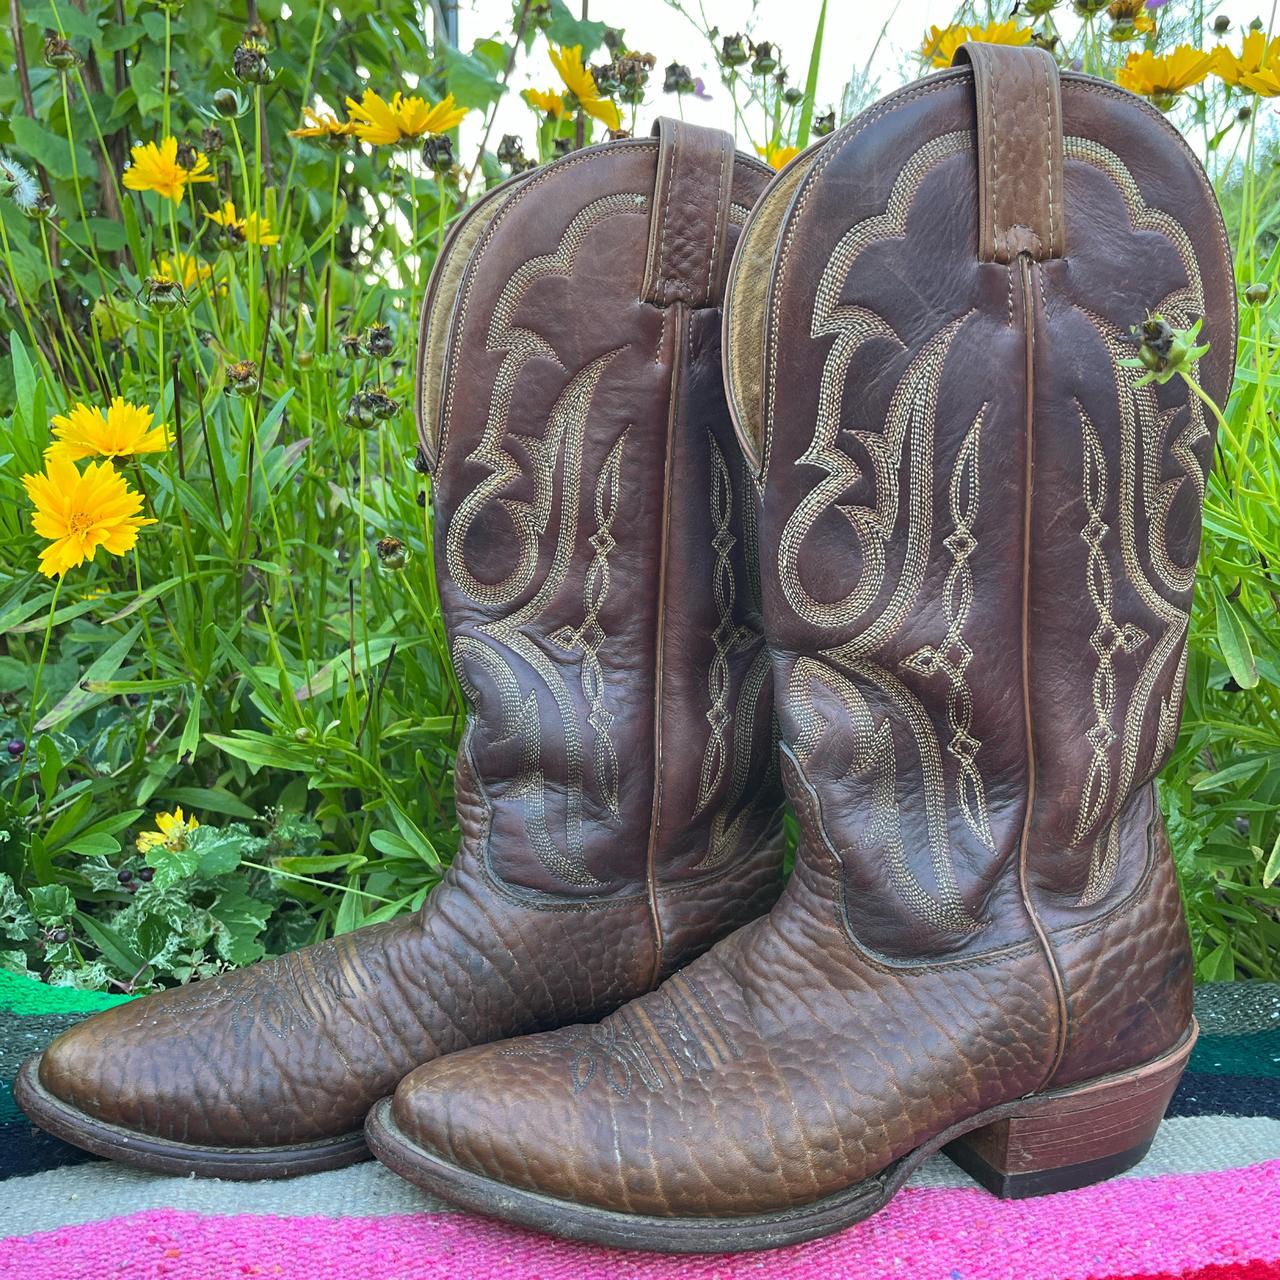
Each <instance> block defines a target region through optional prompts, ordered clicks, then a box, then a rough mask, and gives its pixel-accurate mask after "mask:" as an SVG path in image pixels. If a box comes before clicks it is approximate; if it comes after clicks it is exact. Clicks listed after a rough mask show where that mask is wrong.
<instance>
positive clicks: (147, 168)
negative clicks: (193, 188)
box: [124, 137, 213, 204]
mask: <svg viewBox="0 0 1280 1280" xmlns="http://www.w3.org/2000/svg"><path fill="white" fill-rule="evenodd" d="M208 168H209V157H208V156H206V155H205V153H204V152H203V151H197V152H196V160H195V164H193V165H192V166H191V168H190V169H184V168H183V167H182V165H180V164H179V163H178V140H177V138H172V137H170V138H165V139H164V140H163V141H162V142H161V143H160V145H159V146H156V144H155V143H154V142H148V143H147V144H146V145H145V146H139V147H134V148H133V163H132V164H131V165H130V166H129V167H128V168H127V169H126V170H125V171H124V185H125V186H126V187H128V188H129V190H130V191H154V192H156V193H157V194H158V195H162V196H166V197H167V198H168V199H170V200H172V201H173V202H174V204H180V203H181V201H182V195H183V192H184V191H186V188H187V183H188V182H212V181H213V174H211V173H208V172H206V170H207V169H208Z"/></svg>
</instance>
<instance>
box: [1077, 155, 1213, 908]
mask: <svg viewBox="0 0 1280 1280" xmlns="http://www.w3.org/2000/svg"><path fill="white" fill-rule="evenodd" d="M1063 149H1064V154H1066V155H1067V156H1069V157H1071V158H1073V159H1077V160H1081V161H1083V162H1085V163H1087V164H1091V165H1093V166H1094V167H1095V168H1097V169H1099V170H1101V171H1102V172H1103V173H1104V174H1105V175H1106V176H1107V177H1108V178H1109V179H1110V180H1111V181H1112V183H1113V184H1114V185H1115V186H1116V187H1117V189H1118V190H1119V191H1120V193H1121V195H1122V196H1123V198H1124V201H1125V204H1126V206H1127V207H1128V211H1129V217H1130V220H1131V221H1132V223H1133V225H1134V227H1135V228H1137V229H1139V230H1152V231H1158V232H1160V233H1161V234H1163V235H1164V236H1165V237H1166V238H1167V239H1168V240H1169V241H1170V242H1171V243H1172V244H1173V246H1174V248H1175V250H1176V251H1177V253H1178V256H1179V258H1180V260H1181V262H1182V266H1183V269H1184V271H1185V273H1186V278H1187V283H1186V284H1185V285H1184V286H1182V287H1180V288H1178V289H1175V290H1174V291H1173V292H1172V293H1170V294H1168V295H1167V296H1166V297H1164V298H1162V299H1159V300H1158V301H1157V302H1156V303H1155V305H1154V306H1153V307H1152V310H1153V311H1157V312H1159V313H1160V314H1162V315H1164V316H1166V317H1167V318H1168V319H1169V321H1170V323H1172V324H1174V325H1175V326H1177V327H1179V328H1185V327H1188V326H1189V325H1190V324H1191V323H1192V321H1193V319H1194V318H1195V317H1197V316H1200V315H1203V314H1204V289H1203V284H1202V281H1201V276H1200V269H1199V264H1198V262H1197V260H1196V256H1195V250H1194V248H1193V246H1192V244H1191V241H1190V237H1189V236H1188V235H1187V232H1186V229H1185V228H1184V227H1183V226H1182V224H1181V223H1180V222H1178V221H1177V220H1176V219H1175V218H1173V217H1172V216H1171V215H1169V214H1167V213H1165V212H1163V211H1162V210H1160V209H1154V208H1151V207H1150V206H1148V205H1147V203H1146V201H1145V200H1144V198H1143V196H1142V192H1141V189H1140V188H1139V187H1138V184H1137V182H1136V181H1135V180H1134V178H1133V175H1132V174H1131V173H1130V171H1129V169H1128V167H1127V166H1126V165H1125V164H1124V162H1123V161H1122V160H1121V159H1120V158H1119V157H1118V156H1117V155H1115V153H1114V152H1111V151H1109V150H1107V148H1105V147H1103V146H1101V145H1100V144H1098V143H1096V142H1094V141H1092V140H1091V139H1087V138H1066V139H1064V142H1063ZM1082 310H1084V309H1082ZM1085 314H1087V315H1088V316H1089V318H1090V319H1091V320H1092V321H1093V323H1094V326H1095V327H1096V329H1097V330H1098V334H1099V336H1100V337H1101V339H1102V341H1103V343H1104V344H1105V346H1106V348H1107V351H1108V353H1109V355H1110V356H1111V359H1112V362H1113V364H1114V365H1115V367H1116V370H1117V374H1116V377H1117V385H1116V392H1117V402H1118V410H1119V416H1120V437H1121V438H1120V472H1121V475H1120V503H1119V511H1120V544H1121V557H1122V560H1123V563H1124V568H1125V576H1126V579H1127V580H1128V582H1129V583H1130V585H1131V586H1132V587H1133V588H1134V590H1135V591H1136V592H1137V594H1138V596H1139V598H1140V599H1141V601H1142V603H1143V604H1144V605H1145V606H1146V607H1147V608H1148V609H1150V610H1151V612H1152V613H1153V614H1155V616H1156V617H1157V618H1159V619H1160V621H1161V622H1162V623H1163V624H1164V630H1163V631H1162V632H1161V634H1160V635H1159V637H1158V638H1157V639H1156V641H1155V643H1154V644H1153V645H1152V646H1151V649H1150V651H1149V653H1148V657H1147V660H1146V662H1145V663H1144V664H1143V667H1142V670H1141V672H1140V673H1139V676H1138V679H1137V682H1136V683H1135V686H1134V689H1133V693H1132V695H1131V696H1130V699H1129V704H1128V707H1127V708H1126V711H1125V716H1124V729H1123V734H1122V736H1121V752H1120V771H1119V776H1118V778H1117V779H1116V783H1115V787H1114V791H1113V794H1114V795H1116V796H1121V797H1123V796H1127V795H1128V794H1129V793H1130V791H1131V790H1132V789H1133V787H1134V786H1135V785H1136V784H1138V783H1139V782H1141V781H1143V780H1145V778H1147V777H1150V776H1151V775H1152V774H1153V773H1154V772H1155V771H1156V770H1157V769H1158V768H1159V767H1160V766H1161V764H1163V762H1164V759H1165V758H1166V757H1167V753H1168V752H1169V751H1170V750H1171V749H1172V744H1173V739H1174V736H1175V733H1176V726H1177V720H1178V708H1179V707H1180V705H1181V701H1182V690H1183V685H1184V683H1185V681H1186V667H1187V662H1186V651H1185V648H1184V642H1185V639H1186V631H1187V611H1186V609H1185V608H1183V607H1182V606H1181V605H1179V604H1178V603H1176V602H1173V601H1170V600H1168V599H1166V598H1165V595H1164V593H1163V592H1162V591H1161V589H1160V587H1158V586H1157V585H1156V583H1154V582H1152V581H1151V579H1150V578H1149V577H1148V575H1147V573H1146V571H1145V570H1144V568H1143V555H1142V552H1143V550H1145V551H1146V558H1147V559H1148V561H1149V562H1150V564H1151V567H1152V569H1153V570H1154V571H1155V574H1156V577H1157V578H1158V579H1159V582H1160V584H1162V586H1163V588H1164V589H1165V590H1166V591H1168V592H1169V593H1170V594H1174V595H1184V596H1185V595H1186V594H1187V593H1189V592H1190V590H1191V588H1192V585H1193V583H1194V580H1195V562H1194V560H1193V561H1192V563H1191V564H1189V565H1180V564H1177V563H1176V562H1175V561H1174V560H1173V558H1172V556H1171V554H1170V552H1169V549H1168V540H1167V536H1166V521H1167V518H1168V514H1169V511H1170V509H1171V507H1172V505H1173V503H1174V500H1175V499H1176V497H1177V494H1178V492H1179V490H1180V489H1181V487H1182V485H1183V484H1184V483H1185V482H1187V481H1190V483H1191V485H1192V487H1193V488H1194V489H1195V491H1196V500H1197V502H1200V501H1202V500H1203V497H1204V485H1205V476H1204V471H1203V469H1202V467H1201V465H1200V462H1199V460H1198V459H1197V457H1196V455H1195V453H1194V451H1193V446H1194V445H1195V444H1196V443H1197V442H1198V441H1200V440H1202V439H1204V438H1205V437H1206V436H1207V435H1208V434H1209V431H1208V426H1207V423H1206V421H1205V418H1204V411H1203V407H1202V406H1201V405H1200V402H1199V401H1198V400H1196V399H1194V398H1192V397H1188V401H1189V420H1188V424H1187V427H1186V429H1185V430H1184V431H1183V432H1182V433H1181V434H1180V435H1179V436H1178V438H1177V439H1176V440H1175V441H1174V443H1173V445H1172V447H1171V448H1170V449H1169V454H1170V456H1172V457H1173V458H1175V459H1176V460H1177V461H1178V463H1179V464H1180V465H1181V467H1182V471H1183V474H1182V475H1181V476H1179V477H1177V478H1176V479H1174V480H1166V479H1165V477H1164V474H1163V459H1164V449H1163V440H1164V438H1165V435H1166V429H1167V426H1168V422H1169V413H1173V412H1177V410H1176V409H1175V410H1170V411H1168V413H1166V412H1163V411H1162V410H1161V409H1160V406H1159V403H1158V402H1157V400H1156V397H1155V394H1154V392H1153V391H1152V389H1151V387H1150V386H1146V387H1140V386H1138V382H1139V378H1138V374H1137V371H1135V370H1131V369H1128V368H1125V367H1124V366H1123V364H1122V363H1121V362H1122V361H1124V360H1126V359H1128V358H1130V357H1131V355H1132V351H1133V347H1132V343H1131V342H1130V340H1129V336H1128V334H1126V333H1125V332H1124V331H1123V330H1122V329H1120V327H1119V326H1117V325H1115V324H1113V323H1112V322H1111V321H1110V320H1108V319H1106V318H1105V317H1103V316H1101V315H1097V314H1095V313H1093V312H1089V311H1087V310H1085ZM1190 372H1191V374H1192V376H1193V377H1194V376H1196V374H1197V373H1198V364H1197V367H1195V368H1193V369H1192V370H1190ZM1139 512H1141V513H1142V514H1143V515H1144V516H1145V517H1146V522H1147V538H1146V546H1145V548H1143V547H1140V546H1139V543H1138V536H1137V516H1138V513H1139ZM1171 662H1176V665H1175V666H1174V670H1173V674H1172V678H1171V682H1170V685H1169V692H1168V694H1167V696H1165V697H1163V698H1157V699H1156V706H1155V707H1154V715H1155V718H1156V732H1155V742H1154V744H1153V748H1152V751H1151V753H1150V756H1149V758H1148V759H1147V760H1146V761H1145V762H1144V763H1141V764H1140V762H1139V753H1140V751H1141V746H1142V737H1143V730H1144V726H1145V724H1146V722H1147V720H1148V717H1149V716H1150V715H1151V714H1152V713H1153V707H1152V700H1153V697H1154V696H1155V688H1156V683H1157V681H1158V680H1159V678H1160V675H1161V673H1162V672H1164V671H1166V670H1167V669H1168V666H1169V664H1170V663H1171ZM1093 780H1094V779H1093V773H1092V771H1091V774H1090V780H1089V782H1088V783H1087V784H1086V785H1087V786H1092V785H1093ZM1086 794H1087V793H1086ZM1085 803H1086V802H1085V801H1083V800H1082V805H1084V804H1085ZM1090 808H1091V809H1092V810H1095V811H1096V812H1095V813H1094V821H1093V824H1092V825H1093V827H1094V829H1096V825H1097V822H1098V821H1099V820H1100V819H1101V818H1102V817H1103V814H1102V813H1101V811H1100V810H1098V806H1097V805H1096V804H1095V805H1093V806H1090ZM1077 826H1079V824H1077ZM1119 853H1120V850H1119V837H1118V833H1117V832H1116V830H1115V825H1114V823H1112V824H1111V826H1110V827H1108V829H1107V832H1106V835H1105V838H1104V839H1103V840H1101V841H1099V842H1098V843H1097V844H1095V846H1094V849H1093V853H1092V856H1091V858H1090V867H1089V873H1088V878H1087V881H1086V885H1085V889H1084V892H1083V894H1082V895H1081V899H1080V901H1081V904H1082V905H1091V904H1093V903H1095V902H1097V901H1098V900H1100V899H1101V898H1102V897H1103V896H1104V895H1105V893H1106V892H1107V890H1108V889H1109V888H1110V887H1111V884H1112V883H1113V881H1114V879H1115V873H1116V870H1117V868H1118V866H1119Z"/></svg>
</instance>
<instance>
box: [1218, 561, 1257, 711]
mask: <svg viewBox="0 0 1280 1280" xmlns="http://www.w3.org/2000/svg"><path fill="white" fill-rule="evenodd" d="M1211 582H1212V584H1213V605H1214V611H1215V613H1216V614H1217V619H1218V647H1219V648H1220V649H1221V650H1222V657H1223V661H1225V662H1226V664H1227V670H1228V671H1230V672H1231V676H1232V678H1233V679H1234V680H1235V682H1236V684H1238V685H1239V686H1240V687H1241V688H1242V689H1252V688H1254V687H1255V686H1256V685H1257V683H1258V668H1257V666H1256V665H1255V663H1254V660H1253V650H1252V648H1250V646H1249V637H1248V636H1247V635H1246V634H1245V630H1244V627H1243V626H1242V625H1241V623H1240V619H1239V618H1238V617H1237V616H1236V610H1235V606H1234V605H1233V604H1232V603H1231V602H1230V601H1229V600H1228V599H1227V597H1226V596H1225V595H1223V594H1222V588H1221V587H1220V586H1219V585H1218V580H1217V578H1213V579H1211Z"/></svg>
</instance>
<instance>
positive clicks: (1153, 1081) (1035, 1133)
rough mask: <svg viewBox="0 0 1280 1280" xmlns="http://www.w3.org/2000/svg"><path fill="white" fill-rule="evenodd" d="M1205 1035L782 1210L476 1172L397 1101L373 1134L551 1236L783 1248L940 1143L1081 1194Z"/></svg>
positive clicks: (390, 1151)
mask: <svg viewBox="0 0 1280 1280" xmlns="http://www.w3.org/2000/svg"><path fill="white" fill-rule="evenodd" d="M1197 1033H1198V1028H1197V1026H1196V1023H1195V1020H1194V1019H1192V1022H1191V1025H1190V1027H1189V1028H1188V1029H1187V1031H1186V1033H1185V1034H1184V1035H1183V1037H1182V1039H1181V1040H1180V1041H1179V1042H1178V1044H1177V1045H1176V1046H1175V1047H1174V1048H1173V1049H1171V1050H1170V1051H1169V1052H1168V1053H1167V1054H1164V1055H1162V1056H1161V1057H1160V1058H1158V1059H1155V1060H1154V1061H1152V1062H1149V1063H1147V1064H1145V1065H1144V1066H1141V1067H1136V1068H1131V1069H1129V1070H1127V1071H1121V1072H1117V1073H1116V1074H1114V1075H1110V1076H1103V1077H1100V1078H1099V1079H1097V1080H1093V1081H1090V1082H1088V1083H1087V1084H1083V1085H1076V1086H1073V1087H1071V1088H1067V1089H1061V1090H1055V1091H1053V1092H1049V1093H1042V1094H1035V1095H1032V1096H1031V1097H1028V1098H1020V1099H1018V1100H1017V1101H1014V1102H1008V1103H1004V1104H1002V1105H1001V1106H998V1107H993V1108H991V1109H990V1110H988V1111H984V1112H981V1113H979V1114H978V1115H974V1116H970V1117H969V1118H968V1119H966V1120H963V1121H961V1122H959V1123H958V1124H955V1125H953V1126H952V1127H951V1128H949V1129H946V1130H944V1131H943V1132H942V1133H939V1134H937V1135H936V1136H935V1137H933V1138H931V1139H930V1140H929V1141H928V1142H926V1143H924V1144H922V1145H921V1146H919V1147H917V1148H916V1149H915V1150H914V1151H911V1152H909V1153H908V1154H907V1155H905V1156H903V1157H901V1158H900V1159H899V1160H896V1161H894V1162H893V1163H892V1164H891V1165H889V1166H888V1167H887V1168H886V1169H884V1170H882V1171H881V1172H880V1173H879V1174H877V1175H876V1176H875V1177H873V1178H868V1179H866V1180H865V1181H863V1182H860V1183H858V1184H856V1185H855V1186H852V1187H848V1188H846V1189H845V1190H843V1191H838V1192H835V1193H834V1194H832V1195H829V1196H825V1197H824V1198H823V1199H821V1200H815V1201H813V1202H812V1203H810V1204H807V1205H799V1206H796V1207H795V1208H790V1209H783V1210H779V1211H778V1212H776V1213H761V1214H751V1215H748V1216H744V1217H735V1218H661V1217H650V1216H644V1215H639V1214H629V1213H618V1212H615V1211H614V1210H610V1209H598V1208H593V1207H592V1206H590V1205H579V1204H573V1203H571V1202H570V1201H567V1200H560V1199H556V1198H555V1197H552V1196H545V1195H540V1194H538V1193H537V1192H534V1191H525V1190H521V1189H520V1188H518V1187H512V1186H508V1185H506V1184H505V1183H502V1182H498V1181H496V1180H494V1179H491V1178H486V1177H484V1176H482V1175H480V1174H476V1173H471V1172H469V1171H468V1170H466V1169H462V1168H460V1167H459V1166H457V1165H454V1164H451V1163H450V1162H449V1161H447V1160H444V1159H442V1158H441V1157H439V1156H437V1155H434V1154H432V1153H431V1152H429V1151H427V1150H426V1149H425V1148H423V1147H420V1146H418V1145H417V1144H416V1143H415V1142H414V1141H413V1140H412V1139H411V1138H409V1137H408V1136H407V1135H405V1134H404V1132H403V1131H402V1130H400V1129H399V1128H398V1126H397V1125H396V1123H395V1118H394V1116H393V1114H392V1102H391V1099H390V1098H384V1099H383V1100H382V1101H381V1102H379V1103H377V1104H376V1105H375V1106H374V1108H373V1110H372V1111H370V1113H369V1117H368V1119H367V1120H366V1122H365V1137H366V1139H367V1140H368V1143H369V1148H370V1150H371V1151H372V1152H373V1154H374V1155H375V1156H376V1157H377V1158H378V1159H379V1160H380V1161H382V1163H383V1164H385V1165H386V1166H387V1167H388V1168H389V1169H391V1170H393V1171H394V1172H395V1173H398V1174H399V1175H400V1176H401V1177H402V1178H406V1179H408V1181H410V1182H412V1183H414V1184H415V1185H416V1186H419V1187H421V1188H422V1189H423V1190H425V1191H427V1192H430V1193H431V1194H432V1195H434V1196H437V1197H438V1198H440V1199H442V1200H447V1201H448V1202H449V1203H451V1204H454V1205H457V1206H458V1207H459V1208H462V1209H469V1210H471V1211H472V1212H474V1213H480V1214H484V1215H485V1216H486V1217H491V1218H498V1219H501V1220H502V1221H504V1222H511V1223H516V1224H518V1225H520V1226H524V1227H532V1228H533V1229H534V1230H537V1231H541V1232H544V1233H546V1234H548V1235H553V1236H559V1237H561V1238H563V1239H568V1240H581V1241H586V1242H588V1243H590V1244H598V1245H606V1246H608V1247H610V1248H614V1249H643V1250H648V1251H651V1252H655V1253H738V1252H748V1251H751V1250H758V1249H777V1248H781V1247H783V1246H786V1245H793V1244H801V1243H803V1242H804V1241H806V1240H816V1239H818V1238H819V1237H821V1236H826V1235H831V1234H832V1233H834V1232H836V1231H840V1230H842V1229H843V1228H845V1227H849V1226H852V1225H853V1224H854V1223H857V1222H861V1221H862V1220H863V1219H864V1218H867V1217H870V1216H871V1214H873V1213H875V1212H877V1211H878V1210H880V1209H882V1208H884V1206H885V1205H886V1204H887V1203H888V1202H889V1201H890V1200H891V1199H892V1198H893V1196H894V1195H895V1194H896V1193H897V1192H898V1191H899V1190H900V1189H901V1187H902V1185H903V1184H904V1183H905V1182H906V1181H907V1179H908V1178H909V1177H910V1176H911V1174H912V1173H913V1172H914V1171H915V1170H916V1169H917V1168H918V1167H919V1166H920V1165H921V1164H922V1163H923V1162H924V1161H925V1160H926V1159H927V1158H928V1157H929V1156H931V1155H933V1154H934V1153H935V1152H937V1151H943V1152H944V1153H945V1154H946V1155H947V1156H948V1157H949V1158H950V1159H952V1160H954V1161H955V1162H956V1163H957V1164H959V1165H960V1167H961V1168H963V1169H964V1170H965V1171H966V1172H967V1173H969V1174H970V1175H971V1176H972V1177H974V1178H975V1179H976V1180H977V1181H978V1182H979V1183H981V1184H982V1186H984V1187H986V1189H987V1190H988V1191H991V1192H992V1193H993V1194H995V1195H997V1196H999V1197H1001V1198H1002V1199H1021V1198H1024V1197H1027V1196H1037V1195H1046V1194H1049V1193H1051V1192H1056V1191H1070V1190H1074V1189H1075V1188H1077V1187H1083V1186H1088V1185H1090V1184H1091V1183H1095V1182H1102V1181H1105V1180H1106V1179H1107V1178H1111V1177H1114V1176H1115V1175H1116V1174H1118V1173H1123V1172H1124V1171H1125V1170H1126V1169H1130V1168H1132V1167H1133V1166H1134V1165H1135V1164H1137V1163H1138V1162H1139V1161H1140V1160H1141V1159H1142V1157H1143V1156H1144V1155H1146V1153H1147V1150H1148V1148H1149V1147H1150V1146H1151V1142H1152V1139H1153V1138H1154V1137H1155V1133H1156V1130H1157V1128H1158V1127H1159V1125H1160V1121H1161V1120H1162V1119H1163V1117H1164V1112H1165V1109H1166V1107H1167V1106H1168V1105H1169V1099H1170V1098H1171V1097H1172V1095H1173V1091H1174V1089H1175V1088H1176V1087H1177V1084H1178V1080H1179V1079H1180V1078H1181V1076H1182V1072H1183V1069H1184V1068H1185V1066H1186V1064H1187V1059H1188V1057H1189V1056H1190V1054H1191V1049H1192V1046H1193V1045H1194V1044H1195V1040H1196V1035H1197Z"/></svg>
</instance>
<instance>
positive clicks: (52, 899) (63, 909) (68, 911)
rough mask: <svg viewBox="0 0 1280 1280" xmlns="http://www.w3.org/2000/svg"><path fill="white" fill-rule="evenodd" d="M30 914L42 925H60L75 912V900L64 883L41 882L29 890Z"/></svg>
mask: <svg viewBox="0 0 1280 1280" xmlns="http://www.w3.org/2000/svg"><path fill="white" fill-rule="evenodd" d="M30 897H31V914H32V915H33V916H35V918H36V919H37V920H39V921H40V923H41V924H43V925H50V926H52V925H60V924H62V923H64V922H65V921H67V920H69V919H70V918H71V916H72V915H74V914H75V909H76V900H75V899H74V898H73V897H72V896H71V890H70V889H68V888H67V886H66V885H65V884H42V885H38V886H37V887H36V888H34V889H32V890H31V894H30Z"/></svg>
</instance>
